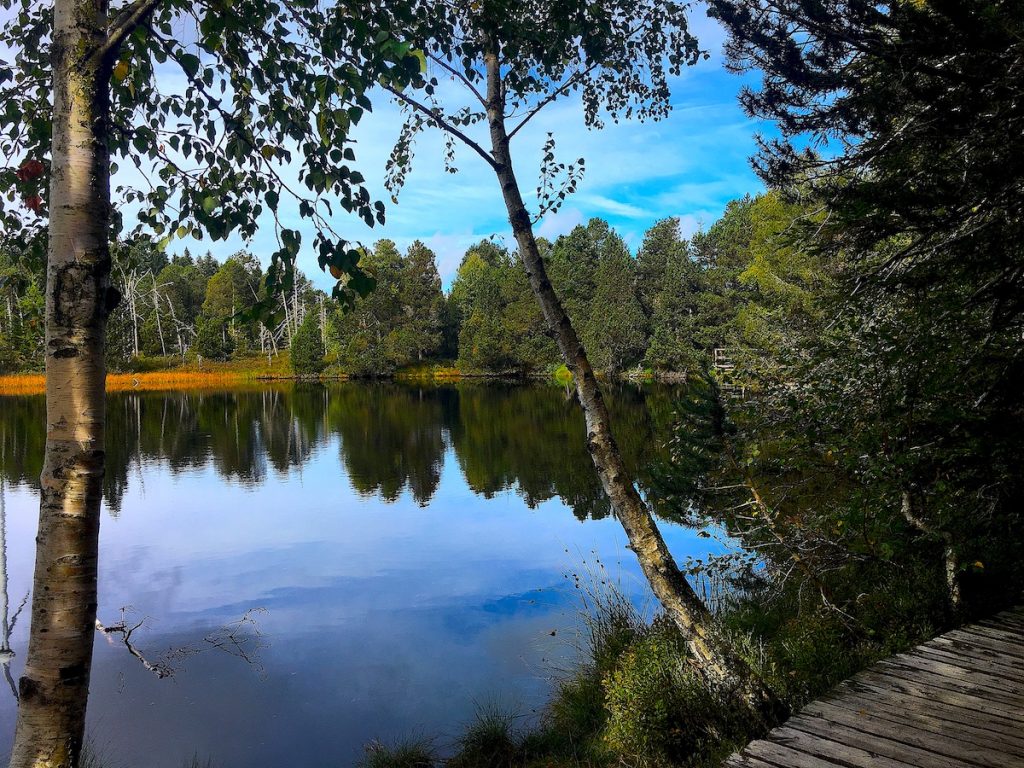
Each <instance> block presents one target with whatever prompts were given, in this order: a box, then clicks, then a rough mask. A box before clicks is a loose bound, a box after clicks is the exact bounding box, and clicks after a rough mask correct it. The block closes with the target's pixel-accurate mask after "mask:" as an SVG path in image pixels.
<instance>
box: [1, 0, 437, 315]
mask: <svg viewBox="0 0 1024 768" xmlns="http://www.w3.org/2000/svg"><path fill="white" fill-rule="evenodd" d="M88 5H89V6H92V4H91V3H89V4H88ZM0 9H3V10H4V11H6V13H5V15H4V16H5V21H4V23H3V25H2V26H0V50H4V49H6V50H8V51H11V52H12V53H13V56H11V57H7V56H5V57H4V59H6V61H4V60H0V104H2V105H3V106H2V107H0V164H2V165H0V225H2V228H3V230H4V232H5V233H6V234H7V235H8V236H11V237H15V238H17V239H19V240H22V241H29V240H32V239H33V236H34V235H36V234H38V233H39V232H40V231H43V230H44V229H45V224H46V219H47V201H46V197H47V186H48V175H49V163H50V158H51V147H50V137H51V117H52V115H51V111H52V104H51V88H52V86H51V70H50V55H51V51H50V48H51V44H52V29H53V13H54V4H53V2H39V0H0ZM409 13H410V9H408V8H407V7H406V6H405V5H403V4H401V3H395V4H393V5H388V6H387V7H384V6H382V5H381V4H378V3H346V2H337V3H324V2H320V1H319V0H288V2H268V0H135V2H123V1H122V2H112V3H111V4H110V9H109V12H108V17H107V18H108V21H107V34H106V36H105V37H101V38H100V39H97V41H96V48H95V49H94V50H92V51H88V52H85V55H86V56H87V57H91V58H89V60H90V61H94V62H96V63H97V64H98V66H97V72H98V74H97V77H98V78H99V79H106V80H107V81H109V84H110V103H111V120H110V124H109V126H107V127H106V129H105V130H104V129H103V128H101V131H102V132H103V134H104V135H105V136H106V140H107V142H108V145H109V147H110V151H111V156H112V160H113V164H114V170H116V169H117V166H121V167H122V168H126V167H131V166H133V167H134V168H136V169H137V170H138V173H131V172H129V173H123V174H120V175H117V176H115V184H116V185H117V186H116V188H115V189H114V190H112V192H113V207H114V213H115V217H114V218H115V222H116V223H115V229H117V230H119V231H123V232H127V233H140V234H145V235H148V236H153V237H155V238H156V239H157V240H159V241H161V242H162V243H163V244H164V245H166V244H169V243H170V242H171V241H172V240H176V239H182V238H188V237H191V238H195V239H202V238H203V237H207V236H208V237H209V238H211V239H212V240H223V239H226V238H228V237H229V236H231V235H239V236H241V237H242V238H243V239H246V240H248V239H250V238H252V237H253V236H254V235H255V233H256V229H257V226H258V224H259V223H260V221H261V220H262V221H264V222H265V221H266V215H268V214H269V216H270V219H271V220H272V222H273V227H274V231H275V233H276V236H277V242H278V248H277V250H276V251H275V252H274V253H273V254H272V264H271V266H270V269H269V270H268V283H269V285H270V287H272V288H275V287H282V286H283V287H285V288H288V287H289V286H290V284H291V281H292V275H291V269H290V266H291V265H292V264H293V263H294V261H295V258H296V256H297V255H298V254H299V252H300V249H301V247H302V235H301V233H300V231H299V228H298V227H299V224H298V222H297V221H296V219H295V215H294V212H293V211H296V210H297V213H298V216H299V217H300V218H301V219H303V220H305V221H306V222H308V223H310V224H312V225H313V230H314V231H315V234H314V236H313V243H312V247H313V250H314V252H315V253H316V255H317V257H318V260H319V264H320V266H321V268H328V267H333V269H332V273H333V274H335V275H336V276H341V277H342V279H341V280H339V282H338V285H337V287H336V289H335V295H336V296H337V297H338V298H340V299H342V300H343V301H346V302H351V300H352V298H353V296H354V293H353V292H358V293H365V292H366V291H367V290H370V289H371V288H372V280H371V279H370V278H368V277H367V276H366V275H364V274H363V273H362V272H361V271H360V270H359V268H358V266H357V260H358V253H359V252H358V249H357V248H355V247H354V246H353V245H352V244H350V243H349V242H348V241H347V238H346V237H344V236H343V234H342V233H339V232H338V231H337V230H336V224H335V222H337V221H338V219H337V218H335V214H336V213H340V211H336V210H335V206H337V207H338V208H340V209H341V210H343V211H347V212H349V213H351V214H355V215H357V216H358V217H359V218H360V219H362V220H363V221H364V222H366V224H368V225H371V226H372V225H373V224H374V223H383V221H384V206H383V204H382V203H380V202H375V201H373V200H372V198H371V195H370V193H369V191H368V190H367V188H366V186H365V182H364V178H363V175H362V174H361V173H360V172H359V171H358V170H356V168H355V159H356V157H355V148H354V143H353V140H352V137H351V133H350V131H351V128H352V126H353V125H354V124H356V123H357V122H358V121H359V119H360V118H361V117H362V116H363V114H364V113H365V112H366V111H368V110H370V109H371V106H372V105H371V102H370V99H369V98H368V96H367V91H368V89H369V88H371V87H372V86H373V85H374V84H375V83H377V82H380V83H384V84H386V85H388V86H389V87H394V88H404V87H406V85H407V83H408V81H409V79H410V76H411V75H413V74H418V73H419V68H420V63H419V62H420V60H419V59H418V58H417V57H416V56H415V55H413V54H412V53H411V52H410V47H409V46H408V45H407V44H404V43H402V42H400V41H399V40H398V39H397V38H396V37H395V36H394V34H393V31H394V30H396V29H397V28H399V27H400V26H404V25H406V24H407V23H408V22H409V21H410V19H411V18H412V17H411V16H410V15H409ZM286 198H291V201H290V202H286ZM126 204H127V206H128V207H127V208H125V207H124V206H125V205H126ZM129 211H130V212H131V216H130V218H129V216H128V215H127V212H129ZM136 211H137V213H136Z"/></svg>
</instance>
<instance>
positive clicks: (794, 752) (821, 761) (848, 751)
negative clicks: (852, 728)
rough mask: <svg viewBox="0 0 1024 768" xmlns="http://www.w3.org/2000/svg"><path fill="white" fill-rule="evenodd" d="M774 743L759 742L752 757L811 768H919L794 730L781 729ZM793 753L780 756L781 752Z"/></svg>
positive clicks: (751, 749) (753, 746) (826, 738)
mask: <svg viewBox="0 0 1024 768" xmlns="http://www.w3.org/2000/svg"><path fill="white" fill-rule="evenodd" d="M770 738H771V741H768V740H762V741H755V742H754V743H753V744H751V746H750V748H749V754H751V755H755V756H762V755H765V756H768V759H769V760H770V759H773V758H774V759H775V760H778V759H788V760H790V761H792V762H784V763H782V765H784V766H787V767H788V766H792V767H793V768H804V767H805V766H807V768H810V767H811V766H834V765H842V766H847V768H915V767H914V765H913V763H904V762H902V761H899V760H893V759H891V758H887V757H885V756H883V755H879V754H877V753H873V752H867V751H866V750H861V749H859V748H857V746H851V745H850V744H846V743H843V742H842V741H837V740H835V739H833V738H830V737H821V736H813V735H810V734H808V733H804V732H803V731H798V730H796V729H794V728H790V727H787V726H784V725H783V726H781V727H779V728H776V729H775V730H773V731H772V732H771V734H770ZM780 746H781V748H784V749H787V750H790V753H788V754H782V755H780V754H779V753H778V752H777V748H780Z"/></svg>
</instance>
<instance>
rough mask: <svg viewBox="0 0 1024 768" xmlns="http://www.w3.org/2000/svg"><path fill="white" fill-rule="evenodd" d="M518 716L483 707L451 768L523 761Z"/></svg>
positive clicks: (504, 766) (503, 766)
mask: <svg viewBox="0 0 1024 768" xmlns="http://www.w3.org/2000/svg"><path fill="white" fill-rule="evenodd" d="M514 724H515V715H514V714H512V713H510V712H506V711H504V710H501V709H498V708H496V707H492V708H488V709H483V710H481V711H480V712H478V713H477V716H476V720H474V721H473V722H472V723H470V725H469V727H467V728H466V732H465V733H464V734H462V736H461V737H460V738H459V749H458V752H456V754H455V756H454V757H452V758H451V760H449V761H448V765H449V766H450V768H512V767H513V766H516V765H520V764H521V763H522V758H521V754H522V749H521V741H522V740H521V738H520V736H519V735H518V734H517V733H516V731H515V728H514Z"/></svg>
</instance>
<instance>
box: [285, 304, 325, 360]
mask: <svg viewBox="0 0 1024 768" xmlns="http://www.w3.org/2000/svg"><path fill="white" fill-rule="evenodd" d="M324 355H325V350H324V342H323V337H322V336H321V335H320V324H319V322H318V321H317V318H316V316H315V315H314V314H313V313H312V312H308V313H307V314H306V316H305V317H304V318H303V319H302V322H301V323H300V324H299V327H298V328H297V329H296V331H295V335H294V336H292V347H291V359H292V370H293V371H295V373H297V374H299V375H300V376H316V375H317V374H319V373H321V372H322V371H323V369H324V365H325V362H324Z"/></svg>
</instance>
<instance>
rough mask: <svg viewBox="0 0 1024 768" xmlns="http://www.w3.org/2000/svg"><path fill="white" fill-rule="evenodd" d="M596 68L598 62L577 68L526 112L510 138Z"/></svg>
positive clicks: (510, 133)
mask: <svg viewBox="0 0 1024 768" xmlns="http://www.w3.org/2000/svg"><path fill="white" fill-rule="evenodd" d="M596 68H597V63H594V64H591V65H590V66H589V67H587V68H586V69H581V70H577V71H576V72H573V74H572V76H570V77H569V79H568V80H566V81H565V82H564V83H562V85H560V86H558V88H556V89H555V90H553V91H552V92H551V93H549V94H548V95H547V96H545V97H544V98H543V99H541V100H540V101H539V102H538V103H537V106H535V107H534V108H533V109H531V110H530V111H529V112H527V113H526V116H525V117H524V118H523V119H522V120H520V121H519V124H518V125H517V126H516V127H515V128H513V129H512V130H511V131H509V133H508V137H509V139H511V138H512V137H513V136H515V135H516V134H517V133H519V129H521V128H522V127H523V126H524V125H526V124H527V123H528V122H530V121H531V120H532V119H533V118H534V117H535V116H536V115H537V113H538V112H540V111H541V110H542V109H544V107H546V106H547V105H548V104H550V103H551V102H553V101H554V100H555V99H557V98H558V97H559V96H562V95H564V94H565V92H566V89H568V88H569V87H570V86H571V85H572V84H573V83H574V82H576V81H577V80H578V79H579V78H581V77H582V76H583V75H585V74H587V73H588V72H590V71H591V70H593V69H596Z"/></svg>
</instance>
